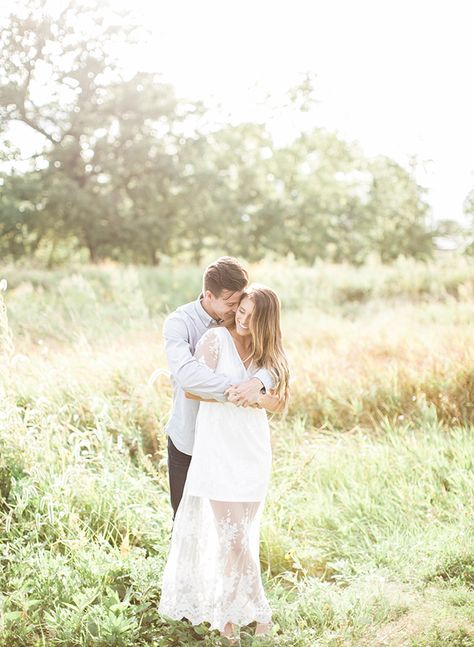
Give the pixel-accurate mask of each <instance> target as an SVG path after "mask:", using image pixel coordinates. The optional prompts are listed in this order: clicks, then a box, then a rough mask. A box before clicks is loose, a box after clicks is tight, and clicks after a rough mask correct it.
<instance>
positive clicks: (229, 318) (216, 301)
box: [206, 290, 243, 326]
mask: <svg viewBox="0 0 474 647" xmlns="http://www.w3.org/2000/svg"><path fill="white" fill-rule="evenodd" d="M242 293H243V290H239V291H238V292H231V291H230V290H222V292H221V294H220V296H219V297H215V296H214V295H213V294H212V292H210V291H209V290H208V291H207V292H206V297H207V298H208V300H209V305H210V307H211V308H212V310H213V313H214V318H215V319H222V320H223V325H224V326H227V325H230V324H231V323H233V321H234V317H235V312H236V310H237V308H238V306H239V302H240V297H241V296H242Z"/></svg>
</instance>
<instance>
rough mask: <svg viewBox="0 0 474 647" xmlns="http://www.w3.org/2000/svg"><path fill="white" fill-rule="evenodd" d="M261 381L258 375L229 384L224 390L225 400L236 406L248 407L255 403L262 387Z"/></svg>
mask: <svg viewBox="0 0 474 647" xmlns="http://www.w3.org/2000/svg"><path fill="white" fill-rule="evenodd" d="M262 386H263V384H262V382H261V381H260V380H259V379H258V377H252V378H251V379H250V380H246V381H245V382H241V383H240V384H235V385H234V386H231V387H230V388H229V389H227V391H226V392H225V395H226V397H227V400H228V401H229V402H232V404H236V405H237V406H238V407H249V406H251V405H254V404H256V403H257V400H258V398H259V396H260V391H261V389H262Z"/></svg>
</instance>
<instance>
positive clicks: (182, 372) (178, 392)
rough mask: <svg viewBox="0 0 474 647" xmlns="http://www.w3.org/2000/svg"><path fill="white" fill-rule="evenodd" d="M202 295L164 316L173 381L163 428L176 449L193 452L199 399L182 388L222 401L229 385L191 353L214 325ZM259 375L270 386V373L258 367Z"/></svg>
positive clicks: (165, 336) (256, 374)
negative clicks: (166, 422)
mask: <svg viewBox="0 0 474 647" xmlns="http://www.w3.org/2000/svg"><path fill="white" fill-rule="evenodd" d="M201 298H202V295H201V296H200V297H199V298H198V299H196V301H191V303H186V304H185V305H183V306H180V307H179V308H177V310H175V311H174V312H172V313H171V314H170V315H168V317H167V318H166V319H165V322H164V324H163V336H164V339H165V351H166V356H167V358H168V365H169V368H170V372H171V381H172V383H173V407H172V410H171V416H170V419H169V421H168V424H167V425H166V427H165V432H166V433H167V434H168V435H169V437H170V438H171V440H172V442H173V445H174V446H175V447H177V449H179V451H181V452H183V453H185V454H189V455H190V456H191V455H192V453H193V445H194V427H195V424H196V416H197V413H198V409H199V401H198V400H190V399H189V398H187V397H186V396H185V391H189V392H190V393H194V394H195V395H198V396H200V397H202V398H208V399H214V400H219V401H221V402H225V401H226V400H225V396H224V392H225V391H226V390H227V389H228V388H229V387H230V386H231V385H232V383H231V382H230V380H229V379H228V378H227V377H226V376H225V375H220V374H219V373H214V372H213V371H212V370H211V369H210V368H208V367H207V366H205V365H204V364H202V363H201V362H199V361H198V360H197V359H196V358H195V357H194V351H195V349H196V344H197V343H198V341H199V339H200V338H201V337H202V336H203V335H204V333H205V332H206V331H207V330H209V328H212V327H213V326H216V325H217V321H216V320H215V319H213V318H212V317H211V316H210V315H209V314H207V312H206V311H205V310H204V308H203V307H202V304H201ZM254 377H258V378H259V379H260V380H261V382H262V383H263V385H264V386H265V388H266V389H267V390H269V389H270V388H271V387H272V386H273V381H272V377H271V375H270V373H269V372H268V371H267V370H266V369H265V368H261V369H259V370H258V371H257V372H256V373H255V375H254Z"/></svg>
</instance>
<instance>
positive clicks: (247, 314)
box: [235, 297, 255, 337]
mask: <svg viewBox="0 0 474 647" xmlns="http://www.w3.org/2000/svg"><path fill="white" fill-rule="evenodd" d="M254 308H255V303H254V302H253V301H252V299H249V298H248V297H244V298H243V299H242V301H241V302H240V303H239V307H238V308H237V312H236V313H235V329H236V332H237V333H238V334H239V335H242V337H245V336H246V335H250V319H251V318H252V313H253V311H254Z"/></svg>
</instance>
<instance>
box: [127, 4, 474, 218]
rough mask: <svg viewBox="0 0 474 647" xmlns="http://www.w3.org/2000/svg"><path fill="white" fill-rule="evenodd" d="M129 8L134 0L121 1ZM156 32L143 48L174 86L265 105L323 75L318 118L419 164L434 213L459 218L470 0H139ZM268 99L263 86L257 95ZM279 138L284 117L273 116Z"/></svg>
mask: <svg viewBox="0 0 474 647" xmlns="http://www.w3.org/2000/svg"><path fill="white" fill-rule="evenodd" d="M121 1H123V2H124V3H126V4H128V5H129V6H130V5H131V4H132V2H131V1H130V0H129V2H128V3H127V0H121ZM133 6H134V7H136V8H138V9H139V10H140V11H142V12H143V16H144V18H146V24H147V26H148V27H149V29H150V30H151V31H152V33H153V38H152V45H151V46H149V47H148V49H147V51H146V52H144V53H143V58H142V61H146V65H147V67H148V69H155V70H160V71H162V72H163V73H164V74H165V75H166V77H167V78H168V79H169V80H170V81H171V82H172V83H173V84H174V85H175V87H176V88H177V90H178V93H183V94H186V95H188V96H196V97H202V98H204V99H208V100H209V99H210V98H211V97H212V98H213V100H216V101H220V102H222V103H223V105H224V106H225V107H226V108H227V109H228V111H229V112H231V113H232V114H234V115H235V116H236V117H249V118H252V116H255V115H256V114H261V109H260V110H258V109H257V108H256V105H255V102H256V92H255V85H256V84H260V85H261V86H263V87H267V88H269V90H270V91H272V92H275V93H279V92H281V93H283V92H284V91H285V90H287V89H288V88H290V87H292V86H294V85H295V84H296V83H297V82H298V80H299V79H300V78H301V74H302V73H304V72H306V71H311V72H314V73H316V74H317V75H318V78H317V83H316V95H317V97H318V99H319V101H320V103H319V105H318V107H317V108H316V111H315V113H314V114H313V115H312V116H311V118H312V123H314V125H315V126H327V127H329V128H332V129H335V130H338V131H339V132H340V133H341V134H343V135H345V136H346V137H348V138H349V139H357V140H359V141H360V143H361V144H362V146H363V149H364V150H365V152H366V153H367V154H368V155H376V154H378V153H383V154H387V155H390V156H392V157H394V158H396V159H397V160H398V161H399V162H401V163H404V164H406V163H407V161H408V159H409V157H410V156H411V155H416V156H417V158H418V160H419V161H420V162H421V164H420V168H419V171H418V174H417V179H418V180H419V182H420V183H421V184H423V185H424V186H426V187H427V188H429V190H430V192H429V196H428V199H429V202H430V203H431V205H432V207H433V214H434V217H435V219H441V218H448V217H451V218H456V219H461V218H462V204H463V200H464V198H465V197H466V194H467V193H468V191H469V190H470V189H471V188H473V187H474V155H473V151H474V119H473V115H474V85H473V82H472V81H473V63H474V38H473V35H472V25H473V19H474V4H473V2H472V0H450V1H449V2H448V0H444V1H438V0H283V1H278V0H273V1H268V0H238V1H235V0H227V1H225V0H198V1H192V0H173V1H172V2H169V1H167V2H162V1H159V0H158V1H155V2H147V1H146V0H133ZM260 97H261V94H260ZM274 128H275V129H276V135H277V136H278V135H283V134H284V133H285V132H286V131H287V130H288V126H287V124H282V123H281V122H280V123H275V125H274Z"/></svg>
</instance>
